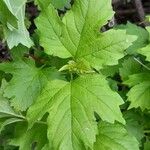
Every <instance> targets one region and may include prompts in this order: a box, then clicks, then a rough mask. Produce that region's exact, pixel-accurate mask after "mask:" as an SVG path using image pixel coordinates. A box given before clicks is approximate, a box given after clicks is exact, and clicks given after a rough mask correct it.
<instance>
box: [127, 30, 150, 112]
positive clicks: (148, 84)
mask: <svg viewBox="0 0 150 150" xmlns="http://www.w3.org/2000/svg"><path fill="white" fill-rule="evenodd" d="M147 30H148V31H149V28H147ZM138 53H140V54H142V55H144V56H145V57H146V60H147V61H148V62H150V44H149V43H148V44H147V46H145V47H143V48H141V49H139V50H138ZM136 60H137V62H138V63H139V62H140V65H142V66H143V67H144V69H140V68H139V67H138V68H139V69H140V70H139V69H138V68H137V65H136V66H135V65H134V66H133V67H134V69H132V71H133V70H135V71H134V73H133V74H131V75H130V74H128V75H129V76H128V78H129V79H128V80H126V81H124V83H125V84H127V85H128V86H130V87H132V88H131V89H130V91H129V92H128V94H127V96H128V100H129V101H130V102H131V104H130V107H129V108H133V107H135V108H137V107H140V108H141V109H142V110H145V109H148V110H149V109H150V80H149V79H150V69H149V67H148V66H149V63H147V62H146V64H143V62H142V61H141V60H138V59H135V60H134V61H136ZM128 64H129V62H128ZM130 66H131V63H130ZM124 67H125V65H124ZM135 67H136V69H135ZM138 70H139V71H138ZM141 71H142V72H141Z"/></svg>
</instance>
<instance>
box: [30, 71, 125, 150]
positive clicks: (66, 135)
mask: <svg viewBox="0 0 150 150" xmlns="http://www.w3.org/2000/svg"><path fill="white" fill-rule="evenodd" d="M121 104H123V101H122V99H121V97H120V96H119V95H118V94H117V93H115V92H114V91H112V90H111V89H110V88H109V86H108V85H107V81H106V80H105V79H104V77H103V76H102V75H96V74H93V75H83V76H80V77H79V78H77V79H76V80H74V81H71V82H66V81H62V80H53V81H51V82H49V83H48V84H47V86H46V87H45V89H44V90H43V92H42V93H41V95H40V96H39V97H38V99H37V101H36V103H35V104H34V105H33V106H31V107H30V108H29V111H28V114H27V117H28V120H29V125H30V126H32V125H33V124H34V123H35V122H36V121H37V120H39V119H41V118H42V116H43V115H44V114H45V113H46V112H48V113H49V117H48V119H47V123H48V138H49V142H50V146H51V148H54V149H65V150H71V149H78V150H80V149H84V148H86V147H90V148H92V146H93V143H94V142H95V135H96V134H97V123H96V120H95V117H94V112H97V113H98V114H99V115H100V117H101V118H102V119H103V120H106V121H108V122H112V123H113V122H114V121H115V120H117V121H120V122H122V123H124V119H123V118H122V115H121V112H120V110H119V105H121ZM79 139H80V141H79Z"/></svg>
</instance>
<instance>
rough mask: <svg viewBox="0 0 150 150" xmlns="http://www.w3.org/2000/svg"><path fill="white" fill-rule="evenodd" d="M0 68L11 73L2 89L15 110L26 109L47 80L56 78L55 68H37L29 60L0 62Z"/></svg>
mask: <svg viewBox="0 0 150 150" xmlns="http://www.w3.org/2000/svg"><path fill="white" fill-rule="evenodd" d="M0 70H3V71H5V72H6V73H11V74H12V75H13V78H12V80H11V81H10V82H9V84H8V86H7V87H6V88H5V90H4V96H5V97H7V98H10V99H11V105H12V106H14V107H15V109H17V110H21V111H24V110H26V109H27V108H28V107H29V106H30V105H31V104H32V103H33V102H34V101H35V100H36V98H37V96H38V95H39V94H40V92H41V90H42V89H43V87H44V85H45V84H46V83H47V81H48V80H50V79H53V78H57V77H58V76H59V74H57V73H56V71H55V69H51V68H48V69H42V68H37V67H36V66H35V64H34V62H33V61H31V60H27V59H24V60H21V59H20V60H18V61H14V62H11V63H2V64H0Z"/></svg>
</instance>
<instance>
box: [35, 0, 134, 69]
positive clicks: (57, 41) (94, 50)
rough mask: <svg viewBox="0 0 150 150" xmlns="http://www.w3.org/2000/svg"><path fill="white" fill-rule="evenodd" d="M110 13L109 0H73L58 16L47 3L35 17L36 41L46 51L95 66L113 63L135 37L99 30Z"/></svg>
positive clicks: (111, 14) (110, 16) (124, 33)
mask: <svg viewBox="0 0 150 150" xmlns="http://www.w3.org/2000/svg"><path fill="white" fill-rule="evenodd" d="M113 14H114V12H113V11H112V7H111V0H106V1H103V0H76V1H75V2H74V5H73V6H72V8H71V10H70V11H68V12H67V13H66V14H65V16H64V17H63V18H62V20H61V19H60V17H59V16H58V14H57V12H56V10H55V9H54V8H53V6H51V5H49V6H48V7H47V8H46V9H45V10H43V11H42V12H41V14H40V16H39V17H38V18H37V20H36V26H37V28H38V32H39V33H40V43H41V45H42V46H43V47H44V49H45V52H46V53H47V54H49V55H54V56H58V57H61V58H68V57H72V58H73V59H74V60H76V61H83V62H88V63H89V64H90V65H91V66H92V67H94V68H96V69H100V68H102V67H103V66H104V65H115V64H117V63H118V59H120V58H122V57H123V56H124V53H123V51H124V50H125V49H126V48H128V47H129V46H130V45H131V44H132V42H133V41H134V40H135V37H134V36H129V35H126V31H123V30H109V31H107V32H104V33H101V32H100V28H101V27H102V26H103V25H105V24H106V23H107V21H108V20H109V19H111V18H112V16H113ZM45 28H46V30H45Z"/></svg>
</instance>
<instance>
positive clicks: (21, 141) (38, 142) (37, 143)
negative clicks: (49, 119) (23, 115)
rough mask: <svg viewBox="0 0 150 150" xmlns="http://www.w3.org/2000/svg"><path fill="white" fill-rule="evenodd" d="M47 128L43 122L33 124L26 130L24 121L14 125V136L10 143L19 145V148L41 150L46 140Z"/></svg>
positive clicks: (20, 149) (22, 149)
mask: <svg viewBox="0 0 150 150" xmlns="http://www.w3.org/2000/svg"><path fill="white" fill-rule="evenodd" d="M46 133H47V128H46V125H44V124H35V125H34V127H33V128H32V129H30V130H27V125H26V124H25V123H20V124H18V125H17V126H16V129H15V136H14V138H13V139H12V140H11V141H10V143H9V144H10V145H14V146H19V150H31V149H36V150H41V149H42V147H43V146H44V145H45V143H46V142H47V137H46Z"/></svg>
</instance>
